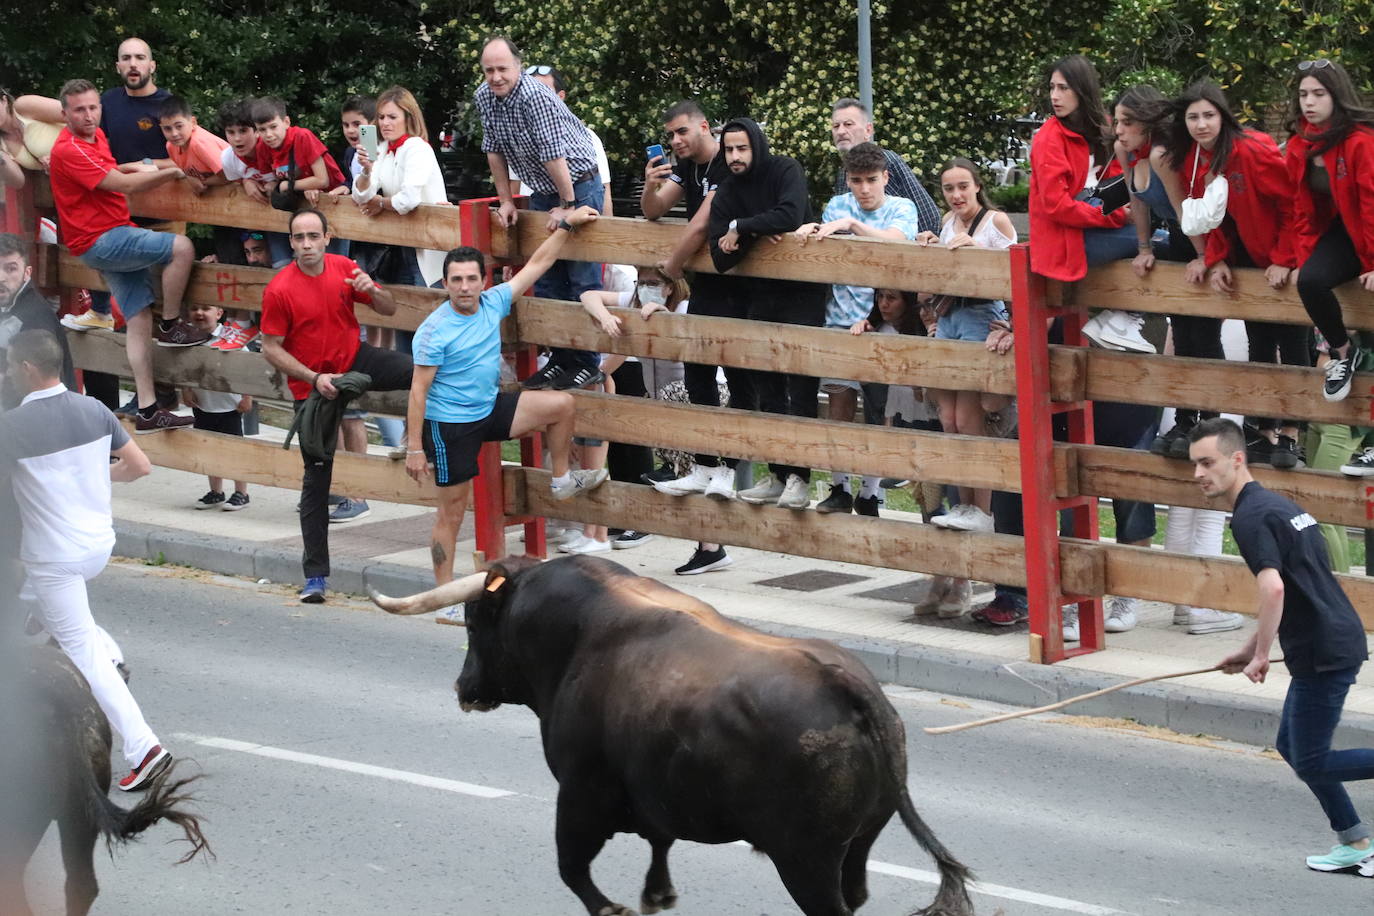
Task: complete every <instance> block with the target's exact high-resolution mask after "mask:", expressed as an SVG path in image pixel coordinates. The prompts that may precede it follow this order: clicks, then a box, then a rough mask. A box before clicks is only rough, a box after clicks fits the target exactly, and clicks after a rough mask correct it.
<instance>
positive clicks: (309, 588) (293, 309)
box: [260, 209, 413, 604]
mask: <svg viewBox="0 0 1374 916" xmlns="http://www.w3.org/2000/svg"><path fill="white" fill-rule="evenodd" d="M288 231H289V233H290V239H291V250H292V251H293V252H295V255H296V260H295V263H293V264H290V265H288V266H286V267H284V268H282V270H281V271H280V272H279V273H278V274H277V275H276V276H275V277H273V278H272V281H271V282H270V283H268V284H267V289H265V290H263V294H262V322H261V325H260V326H261V328H262V355H263V356H265V357H267V361H268V362H269V363H271V364H272V365H273V366H274V367H276V368H277V369H280V370H281V371H282V372H283V373H285V374H286V376H287V384H288V385H289V386H290V388H291V394H292V396H293V397H294V398H295V399H296V409H297V410H300V409H301V407H302V406H304V404H305V401H306V399H307V398H308V397H310V394H311V392H312V391H313V392H317V393H318V394H319V395H320V397H325V398H334V397H336V396H338V389H337V388H335V387H334V379H335V378H337V377H338V376H340V375H342V374H343V373H345V372H349V371H357V372H366V373H367V374H368V375H370V376H372V385H371V387H370V389H369V390H371V391H403V390H406V389H409V388H410V380H411V374H412V371H413V365H412V363H411V360H410V354H408V353H401V352H398V351H396V350H379V349H377V348H376V347H372V346H369V345H368V344H365V343H362V342H360V341H359V326H358V319H357V317H356V316H355V315H354V314H353V305H354V303H357V302H361V303H362V304H364V305H366V306H369V307H370V308H371V309H372V310H373V311H374V312H376V313H377V314H379V315H394V314H396V300H395V299H393V298H392V296H391V293H390V292H388V291H387V290H385V289H383V288H382V287H380V286H378V285H377V284H376V283H374V282H372V278H371V277H369V276H368V275H367V274H365V273H363V272H362V270H360V269H359V268H358V265H357V264H355V263H353V261H351V260H349V259H348V258H345V257H343V256H341V255H336V254H327V253H326V252H325V248H326V247H327V246H328V245H329V242H330V236H329V223H328V222H327V221H326V220H325V217H324V214H323V213H321V212H320V211H319V210H313V209H306V210H299V211H297V212H296V213H294V214H292V216H291V222H290V223H289V224H288ZM301 457H302V458H303V459H304V460H305V476H304V477H303V478H302V480H301V506H300V515H301V540H302V541H303V542H304V546H305V550H304V554H303V556H302V562H301V565H302V567H303V569H304V572H305V588H304V589H303V590H302V591H301V594H300V598H301V601H303V602H305V603H307V604H319V603H321V602H323V601H324V596H325V588H326V582H325V578H326V577H327V576H328V575H329V484H330V481H331V480H332V479H333V476H334V462H333V460H332V459H329V460H325V459H318V458H313V457H310V456H307V455H305V454H304V453H302V456H301Z"/></svg>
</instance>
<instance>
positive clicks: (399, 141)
mask: <svg viewBox="0 0 1374 916" xmlns="http://www.w3.org/2000/svg"><path fill="white" fill-rule="evenodd" d="M409 139H410V134H401V135H400V136H399V137H397V138H396V142H395V143H388V144H387V145H386V151H387V152H388V153H390V154H391V155H393V156H394V155H396V151H397V150H398V149H400V148H401V147H402V146H404V145H405V142H406V141H407V140H409Z"/></svg>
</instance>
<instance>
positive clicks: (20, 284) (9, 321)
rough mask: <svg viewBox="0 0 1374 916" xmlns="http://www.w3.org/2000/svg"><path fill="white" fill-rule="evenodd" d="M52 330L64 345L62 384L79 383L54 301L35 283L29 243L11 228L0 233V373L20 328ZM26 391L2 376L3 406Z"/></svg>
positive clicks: (0, 398) (0, 397)
mask: <svg viewBox="0 0 1374 916" xmlns="http://www.w3.org/2000/svg"><path fill="white" fill-rule="evenodd" d="M33 330H39V331H50V332H51V333H52V335H53V336H54V337H56V338H57V341H58V343H59V344H60V345H61V347H62V384H64V385H66V386H67V387H68V388H75V387H76V373H75V372H73V371H72V356H71V353H70V352H69V351H68V350H67V341H66V338H65V337H63V335H62V331H61V330H60V325H58V323H57V312H56V310H55V309H54V308H53V303H52V302H51V301H50V300H49V299H48V298H47V297H46V296H44V295H43V294H42V293H40V292H39V291H38V288H37V287H35V286H34V285H33V268H32V267H31V266H29V257H28V246H27V245H25V244H24V240H23V239H21V238H20V237H19V236H17V235H13V234H11V233H9V232H4V233H0V373H3V372H4V371H5V353H6V351H8V349H9V345H10V341H12V340H14V337H15V335H16V334H18V333H19V332H20V331H33ZM21 396H22V395H21V394H20V393H19V392H18V391H16V390H12V388H11V385H10V381H9V379H8V377H5V378H4V379H3V380H0V410H9V409H10V408H11V407H15V406H17V405H18V404H19V399H20V397H21Z"/></svg>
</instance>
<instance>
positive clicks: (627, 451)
mask: <svg viewBox="0 0 1374 916" xmlns="http://www.w3.org/2000/svg"><path fill="white" fill-rule="evenodd" d="M611 378H612V380H614V381H615V393H616V394H617V395H620V396H622V397H627V398H642V397H647V396H648V394H649V392H648V390H647V389H646V388H645V387H644V364H643V363H622V364H621V366H620V368H619V369H617V370H615V372H613V373H611ZM606 469H607V470H608V471H609V472H610V475H611V479H612V480H619V481H623V482H625V483H640V482H641V481H640V479H639V478H640V475H641V474H646V473H648V472H649V471H652V470H653V469H654V450H653V449H651V448H649V446H647V445H629V444H627V443H624V442H612V443H610V445H609V446H608V447H607V449H606Z"/></svg>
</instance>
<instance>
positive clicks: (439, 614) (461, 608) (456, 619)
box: [434, 604, 468, 627]
mask: <svg viewBox="0 0 1374 916" xmlns="http://www.w3.org/2000/svg"><path fill="white" fill-rule="evenodd" d="M466 610H467V605H465V604H450V605H449V606H448V607H441V608H439V610H437V611H435V612H434V621H435V622H436V623H446V624H448V625H449V626H455V627H465V626H467V625H468V624H467V616H466V614H465V611H466Z"/></svg>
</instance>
